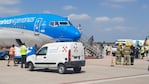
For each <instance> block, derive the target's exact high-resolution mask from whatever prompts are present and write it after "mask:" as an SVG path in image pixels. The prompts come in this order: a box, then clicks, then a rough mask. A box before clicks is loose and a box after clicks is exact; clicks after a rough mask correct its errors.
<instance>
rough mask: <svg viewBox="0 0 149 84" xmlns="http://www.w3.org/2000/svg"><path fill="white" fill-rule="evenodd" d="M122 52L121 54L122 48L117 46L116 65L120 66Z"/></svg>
mask: <svg viewBox="0 0 149 84" xmlns="http://www.w3.org/2000/svg"><path fill="white" fill-rule="evenodd" d="M122 52H123V48H122V46H118V48H117V51H116V54H115V55H116V64H118V65H119V64H121V60H122V56H123V54H122Z"/></svg>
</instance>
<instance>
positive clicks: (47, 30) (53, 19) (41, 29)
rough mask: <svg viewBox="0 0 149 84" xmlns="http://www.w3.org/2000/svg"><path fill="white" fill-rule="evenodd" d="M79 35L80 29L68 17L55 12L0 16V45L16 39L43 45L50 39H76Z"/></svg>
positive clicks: (13, 41) (29, 43)
mask: <svg viewBox="0 0 149 84" xmlns="http://www.w3.org/2000/svg"><path fill="white" fill-rule="evenodd" d="M80 37H81V33H80V31H79V30H78V29H77V28H76V27H75V26H73V25H72V24H71V22H70V21H69V20H68V18H66V17H62V16H59V15H55V14H24V15H18V16H10V17H4V18H0V45H10V44H11V43H16V41H17V43H18V42H21V41H23V42H24V43H26V44H28V45H33V43H34V44H37V45H43V44H45V43H48V42H51V41H52V42H53V41H77V40H79V39H80ZM39 43H40V44H39Z"/></svg>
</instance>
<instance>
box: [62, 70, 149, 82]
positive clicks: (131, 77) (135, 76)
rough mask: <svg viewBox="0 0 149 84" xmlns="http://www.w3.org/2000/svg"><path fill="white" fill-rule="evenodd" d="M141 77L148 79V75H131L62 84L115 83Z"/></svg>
mask: <svg viewBox="0 0 149 84" xmlns="http://www.w3.org/2000/svg"><path fill="white" fill-rule="evenodd" d="M141 77H149V73H145V74H138V75H131V76H119V77H111V78H102V79H93V80H84V81H76V82H69V83H64V84H94V83H97V84H98V83H102V82H109V81H117V80H123V79H133V78H141Z"/></svg>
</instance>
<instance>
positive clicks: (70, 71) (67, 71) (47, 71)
mask: <svg viewBox="0 0 149 84" xmlns="http://www.w3.org/2000/svg"><path fill="white" fill-rule="evenodd" d="M34 71H36V72H46V73H49V72H51V73H58V71H57V70H56V69H48V68H46V69H35V70H33V72H34ZM80 73H85V71H80V72H74V71H73V70H71V69H70V70H69V69H68V70H66V72H65V73H64V74H80Z"/></svg>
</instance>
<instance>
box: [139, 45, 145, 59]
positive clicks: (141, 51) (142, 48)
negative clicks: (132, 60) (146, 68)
mask: <svg viewBox="0 0 149 84" xmlns="http://www.w3.org/2000/svg"><path fill="white" fill-rule="evenodd" d="M144 52H145V50H144V47H143V46H142V47H141V49H140V53H141V58H142V59H143V58H144Z"/></svg>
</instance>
